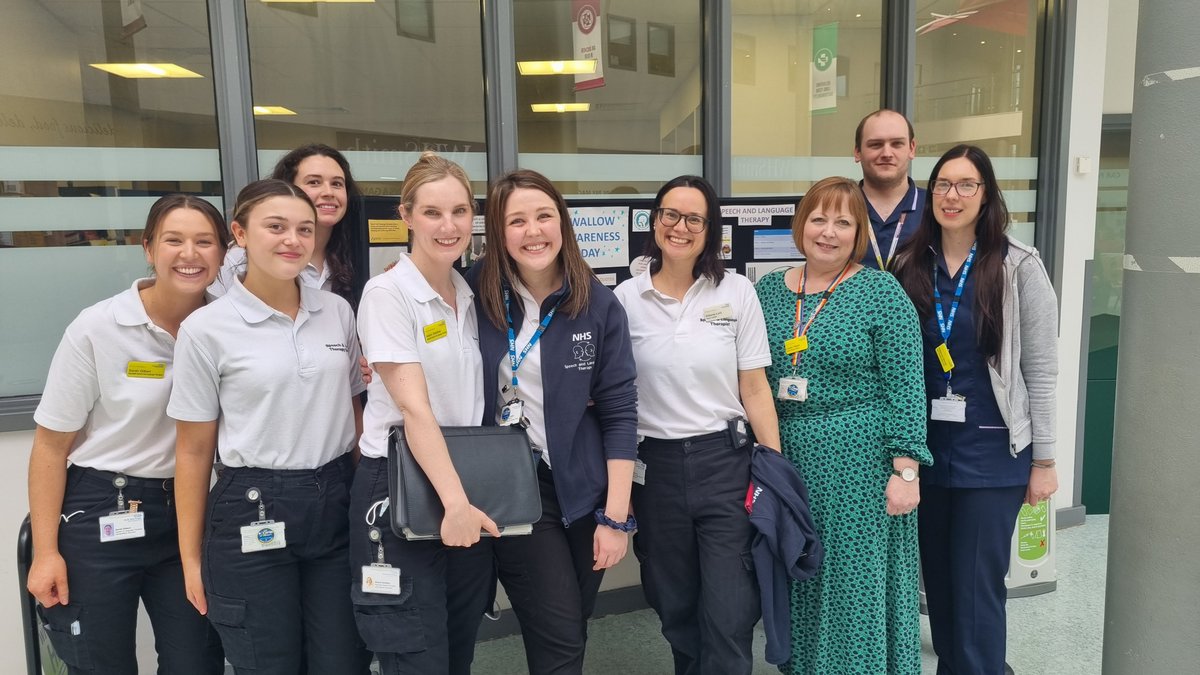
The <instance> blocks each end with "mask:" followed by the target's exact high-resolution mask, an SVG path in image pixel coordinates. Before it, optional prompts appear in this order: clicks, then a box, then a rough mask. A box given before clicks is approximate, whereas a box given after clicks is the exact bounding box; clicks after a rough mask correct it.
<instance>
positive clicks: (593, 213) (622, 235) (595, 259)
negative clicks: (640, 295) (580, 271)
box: [571, 206, 629, 269]
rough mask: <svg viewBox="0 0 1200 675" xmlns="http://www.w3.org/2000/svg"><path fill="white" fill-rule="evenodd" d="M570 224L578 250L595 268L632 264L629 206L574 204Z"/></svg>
mask: <svg viewBox="0 0 1200 675" xmlns="http://www.w3.org/2000/svg"><path fill="white" fill-rule="evenodd" d="M571 225H572V226H573V227H574V228H575V241H576V242H578V243H579V251H580V252H581V253H583V259H584V260H586V261H587V263H588V264H589V265H591V266H592V268H593V269H595V268H598V267H625V266H626V265H628V264H629V207H628V206H582V207H575V208H573V209H571Z"/></svg>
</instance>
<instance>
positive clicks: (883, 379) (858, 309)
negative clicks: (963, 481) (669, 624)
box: [757, 178, 932, 675]
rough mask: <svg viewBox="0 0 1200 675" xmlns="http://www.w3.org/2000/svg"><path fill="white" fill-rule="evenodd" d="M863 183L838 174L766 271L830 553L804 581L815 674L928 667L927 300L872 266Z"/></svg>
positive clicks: (794, 596) (787, 439)
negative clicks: (924, 547)
mask: <svg viewBox="0 0 1200 675" xmlns="http://www.w3.org/2000/svg"><path fill="white" fill-rule="evenodd" d="M868 227H870V221H869V220H868V218H867V210H866V204H865V203H864V201H863V197H862V192H861V191H860V190H859V188H858V186H857V185H856V184H855V183H854V182H853V181H851V180H849V179H846V178H826V179H824V180H822V181H820V182H818V183H817V184H816V185H814V186H813V187H812V189H811V190H809V191H808V193H807V194H806V195H805V196H804V199H803V200H802V201H801V202H800V206H799V207H798V208H797V210H796V215H795V217H794V218H793V219H792V237H793V239H795V242H796V248H798V249H799V250H800V251H801V252H802V253H804V255H805V258H806V262H805V264H804V265H802V266H800V267H797V268H792V269H789V270H786V271H776V272H772V273H771V274H768V275H766V276H764V277H763V278H762V279H761V280H759V282H758V285H757V290H758V297H759V301H760V302H761V303H762V306H763V314H764V315H765V316H766V320H767V337H768V340H769V341H770V344H771V363H772V365H771V366H769V367H768V368H767V379H768V381H770V382H771V383H772V385H773V386H775V387H777V388H778V395H777V398H776V401H775V407H776V409H777V411H778V413H779V431H780V435H781V436H782V442H783V443H782V444H783V453H784V455H786V456H787V457H788V458H789V459H791V461H792V462H793V463H794V464H795V465H796V468H797V469H798V470H799V471H800V474H801V475H802V476H803V477H804V480H805V482H806V483H807V484H808V490H809V497H810V499H811V502H812V503H811V506H812V513H813V517H814V519H815V520H816V524H817V531H818V533H819V535H820V537H821V541H822V543H823V544H824V546H825V562H824V565H823V566H822V568H821V571H820V572H819V573H818V574H817V575H816V576H815V577H813V578H812V579H809V580H807V581H803V582H795V581H793V582H792V588H791V607H792V659H791V661H789V662H788V663H786V664H784V666H783V667H782V668H781V670H782V671H783V672H785V673H795V674H803V675H831V674H839V673H847V674H849V673H863V674H870V675H879V674H883V673H887V674H889V675H905V674H908V673H920V671H921V632H920V623H919V618H918V613H917V605H918V594H917V593H918V591H917V514H916V512H915V509H916V506H917V502H918V501H919V499H920V490H919V487H918V484H917V480H918V477H917V471H918V468H919V465H920V464H926V465H928V464H930V463H931V461H932V460H931V458H930V455H929V450H928V449H927V448H926V445H925V398H924V396H925V389H924V381H923V379H922V377H923V375H922V363H921V333H920V327H919V325H918V323H917V313H916V310H915V309H914V308H913V306H912V303H911V302H910V301H909V300H908V298H907V296H905V294H904V291H903V290H902V289H901V288H900V285H899V284H898V283H897V282H896V280H895V279H893V278H892V276H891V275H890V274H887V273H885V272H879V271H877V270H872V269H864V268H863V266H862V265H859V264H858V263H856V262H854V261H857V260H860V259H862V256H863V253H864V252H865V250H866V245H867V232H866V228H868Z"/></svg>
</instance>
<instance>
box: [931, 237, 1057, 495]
mask: <svg viewBox="0 0 1200 675" xmlns="http://www.w3.org/2000/svg"><path fill="white" fill-rule="evenodd" d="M1002 255H1003V253H1002ZM937 263H938V271H937V285H938V291H939V292H940V293H941V295H942V314H943V316H945V317H946V319H947V320H948V319H949V318H950V304H951V303H952V302H953V300H954V291H955V288H957V286H958V278H959V276H958V275H955V276H951V275H950V273H949V272H947V271H946V259H945V257H944V256H943V255H942V254H941V253H938V254H937ZM976 263H978V258H976ZM977 269H978V268H977V267H976V266H974V265H972V267H971V272H970V273H969V274H968V275H967V282H966V284H964V285H963V295H962V300H961V301H960V302H959V303H958V313H957V314H956V315H955V318H954V327H953V330H952V331H951V333H950V340H949V341H948V343H947V346H948V347H949V348H950V356H951V357H953V359H954V371H953V372H952V375H953V377H952V378H951V380H950V386H951V388H952V389H953V390H954V393H955V394H960V395H962V396H965V397H966V399H967V421H966V422H965V423H960V422H939V421H934V420H929V425H928V436H927V443H928V445H929V451H930V452H931V453H932V454H933V466H932V467H924V468H922V469H921V482H922V483H925V484H927V485H935V486H938V487H946V488H994V487H1011V486H1016V485H1027V484H1028V483H1029V470H1030V463H1031V462H1032V456H1033V453H1032V452H1030V450H1029V448H1025V450H1024V451H1023V452H1020V453H1018V454H1017V456H1016V457H1013V456H1012V454H1011V452H1010V450H1009V437H1008V427H1006V426H1005V425H1004V418H1003V417H1002V416H1001V415H1000V407H999V406H998V405H996V396H995V394H994V393H992V382H991V378H990V377H989V376H988V367H987V360H986V359H985V357H984V355H983V354H982V353H981V352H980V351H979V342H978V339H977V337H978V336H977V334H976V332H975V276H976V275H975V272H976V270H977ZM958 274H959V275H961V274H962V268H961V267H960V268H959V270H958ZM921 333H922V335H923V343H924V352H925V354H924V356H925V395H926V398H928V399H931V400H932V399H935V398H941V397H942V396H945V395H946V374H945V373H944V372H943V371H942V366H941V364H940V363H939V362H938V358H937V354H936V353H935V352H934V349H935V348H936V347H937V346H938V345H939V344H941V342H942V331H941V329H940V328H939V327H938V322H937V315H936V313H935V314H934V315H933V316H931V317H930V318H929V320H928V321H927V322H925V325H924V326H922V331H921Z"/></svg>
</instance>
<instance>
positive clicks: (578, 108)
mask: <svg viewBox="0 0 1200 675" xmlns="http://www.w3.org/2000/svg"><path fill="white" fill-rule="evenodd" d="M529 107H530V108H531V109H532V110H533V112H552V113H567V112H587V111H589V110H591V109H592V104H591V103H533V104H530V106H529Z"/></svg>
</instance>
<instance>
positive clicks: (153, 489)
mask: <svg viewBox="0 0 1200 675" xmlns="http://www.w3.org/2000/svg"><path fill="white" fill-rule="evenodd" d="M113 477H114V474H111V473H108V472H104V471H96V470H93V469H88V468H85V467H81V466H72V467H70V468H69V469H68V470H67V484H66V493H65V497H64V499H63V509H62V513H63V522H61V523H60V525H59V530H58V548H59V552H60V553H62V556H63V559H64V560H66V562H67V586H68V589H69V590H70V604H68V605H55V606H54V607H50V608H43V607H38V613H39V614H40V615H41V620H42V624H43V625H44V626H45V629H46V634H47V635H48V636H49V638H50V642H51V643H52V644H53V645H54V649H55V652H56V653H57V654H58V656H59V657H60V658H62V660H63V662H65V663H66V664H67V666H68V668H69V669H70V672H71V673H106V674H109V673H111V674H116V675H125V674H128V675H137V672H138V663H137V654H136V651H135V647H134V637H135V634H136V632H137V608H138V600H139V599H140V600H141V601H142V603H144V604H145V605H146V613H147V614H149V616H150V625H151V627H152V628H153V629H154V646H155V649H156V650H157V651H158V672H159V673H184V674H195V675H215V674H217V673H223V672H224V670H225V662H224V659H223V658H222V657H221V643H220V641H219V640H218V638H217V635H216V633H214V632H213V630H212V628H211V627H210V626H209V625H208V622H207V621H206V620H205V619H204V617H203V616H201V615H200V613H199V612H197V611H196V609H195V608H194V607H192V604H191V603H190V602H188V600H187V593H186V592H185V590H184V586H183V569H182V567H181V565H180V561H179V533H178V529H177V528H176V521H175V500H174V488H173V483H172V481H171V480H170V479H167V480H163V479H162V478H134V477H132V476H130V477H127V480H128V485H126V487H125V489H124V491H123V492H124V496H125V506H126V508H128V507H129V501H130V500H138V501H140V502H141V504H140V505H139V507H138V510H139V511H141V512H143V513H145V514H146V515H145V516H144V519H145V520H144V523H145V529H146V536H145V537H141V538H138V539H125V540H123V541H111V542H105V543H100V525H99V519H100V518H101V517H102V516H107V515H108V514H109V512H111V511H115V510H116V508H117V488H116V487H114V486H113V483H112V481H113Z"/></svg>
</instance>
